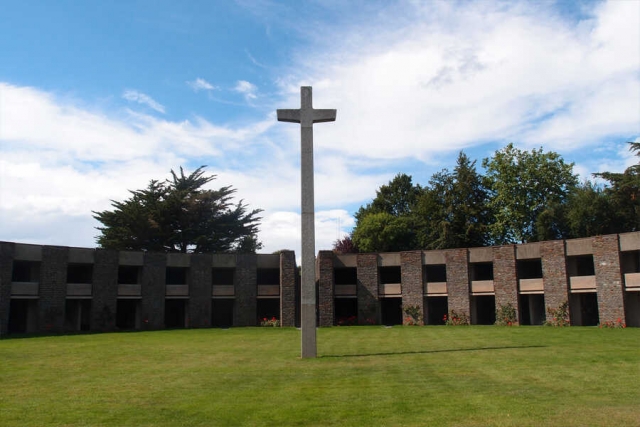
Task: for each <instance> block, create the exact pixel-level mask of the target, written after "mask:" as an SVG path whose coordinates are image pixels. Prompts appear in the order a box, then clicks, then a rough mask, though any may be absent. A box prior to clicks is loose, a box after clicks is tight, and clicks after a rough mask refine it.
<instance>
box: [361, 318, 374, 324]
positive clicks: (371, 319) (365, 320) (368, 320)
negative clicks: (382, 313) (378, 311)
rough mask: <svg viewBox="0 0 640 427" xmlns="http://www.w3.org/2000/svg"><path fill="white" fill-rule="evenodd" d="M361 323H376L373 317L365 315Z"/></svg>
mask: <svg viewBox="0 0 640 427" xmlns="http://www.w3.org/2000/svg"><path fill="white" fill-rule="evenodd" d="M362 324H363V325H375V324H376V319H374V318H373V317H367V318H366V319H364V322H362Z"/></svg>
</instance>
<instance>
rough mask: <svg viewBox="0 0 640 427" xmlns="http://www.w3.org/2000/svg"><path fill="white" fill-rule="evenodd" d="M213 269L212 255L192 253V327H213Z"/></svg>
mask: <svg viewBox="0 0 640 427" xmlns="http://www.w3.org/2000/svg"><path fill="white" fill-rule="evenodd" d="M211 269H212V263H211V255H206V254H193V255H191V264H190V267H189V277H188V280H189V323H188V327H190V328H209V327H211V292H212V290H211V286H212V285H211V280H212V270H211Z"/></svg>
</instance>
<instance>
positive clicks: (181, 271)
mask: <svg viewBox="0 0 640 427" xmlns="http://www.w3.org/2000/svg"><path fill="white" fill-rule="evenodd" d="M188 274H189V268H188V267H167V275H166V284H167V285H186V284H187V283H188V282H187V276H188Z"/></svg>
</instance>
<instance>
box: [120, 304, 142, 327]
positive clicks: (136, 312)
mask: <svg viewBox="0 0 640 427" xmlns="http://www.w3.org/2000/svg"><path fill="white" fill-rule="evenodd" d="M140 313H141V311H140V300H139V299H118V302H117V303H116V327H117V328H118V329H121V330H125V331H126V330H134V329H140V326H141V325H140V323H141V322H140Z"/></svg>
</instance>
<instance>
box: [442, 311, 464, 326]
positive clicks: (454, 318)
mask: <svg viewBox="0 0 640 427" xmlns="http://www.w3.org/2000/svg"><path fill="white" fill-rule="evenodd" d="M442 320H443V321H444V324H445V325H447V326H468V325H469V323H470V322H469V317H468V316H467V314H466V313H456V311H455V310H451V311H450V312H449V314H445V315H444V317H443V318H442Z"/></svg>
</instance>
